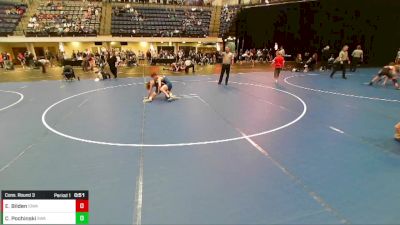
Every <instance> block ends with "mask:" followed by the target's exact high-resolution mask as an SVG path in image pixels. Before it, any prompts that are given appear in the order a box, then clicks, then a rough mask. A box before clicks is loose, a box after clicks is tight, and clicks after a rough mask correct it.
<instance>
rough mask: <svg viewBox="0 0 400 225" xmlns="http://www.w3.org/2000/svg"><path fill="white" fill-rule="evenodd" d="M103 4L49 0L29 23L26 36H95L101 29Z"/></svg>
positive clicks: (40, 7)
mask: <svg viewBox="0 0 400 225" xmlns="http://www.w3.org/2000/svg"><path fill="white" fill-rule="evenodd" d="M101 12H102V6H101V3H98V2H86V1H83V2H68V3H66V2H64V1H48V2H46V3H43V4H41V5H40V6H39V8H38V11H37V13H35V14H34V15H33V16H32V17H31V18H30V19H29V23H28V27H27V29H26V32H25V35H26V36H93V35H97V33H98V32H99V29H100V19H101Z"/></svg>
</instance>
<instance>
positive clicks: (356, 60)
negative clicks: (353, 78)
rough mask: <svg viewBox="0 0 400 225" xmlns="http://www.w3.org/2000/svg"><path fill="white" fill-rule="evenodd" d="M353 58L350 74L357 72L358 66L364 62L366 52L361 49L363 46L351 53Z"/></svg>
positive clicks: (358, 46)
mask: <svg viewBox="0 0 400 225" xmlns="http://www.w3.org/2000/svg"><path fill="white" fill-rule="evenodd" d="M351 57H352V59H351V66H350V72H356V70H357V66H358V65H359V64H360V63H362V62H363V60H364V52H363V50H362V49H361V45H357V49H355V50H354V51H353V53H351Z"/></svg>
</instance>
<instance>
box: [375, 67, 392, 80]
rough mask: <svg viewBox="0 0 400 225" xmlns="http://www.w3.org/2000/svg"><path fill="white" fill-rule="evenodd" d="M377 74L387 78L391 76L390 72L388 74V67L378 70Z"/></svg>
mask: <svg viewBox="0 0 400 225" xmlns="http://www.w3.org/2000/svg"><path fill="white" fill-rule="evenodd" d="M378 76H379V77H383V76H387V77H389V78H392V77H393V76H392V74H390V69H388V68H383V69H381V71H379V73H378Z"/></svg>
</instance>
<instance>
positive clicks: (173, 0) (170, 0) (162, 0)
mask: <svg viewBox="0 0 400 225" xmlns="http://www.w3.org/2000/svg"><path fill="white" fill-rule="evenodd" d="M109 1H110V2H115V3H141V4H166V5H196V6H202V5H211V1H210V0H109Z"/></svg>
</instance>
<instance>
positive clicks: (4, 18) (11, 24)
mask: <svg viewBox="0 0 400 225" xmlns="http://www.w3.org/2000/svg"><path fill="white" fill-rule="evenodd" d="M26 9H27V7H26V5H25V4H21V3H14V2H3V1H0V36H7V35H11V34H12V33H13V32H14V30H15V28H16V27H17V26H18V23H19V22H20V21H21V18H22V16H23V15H24V14H25V12H26Z"/></svg>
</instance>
